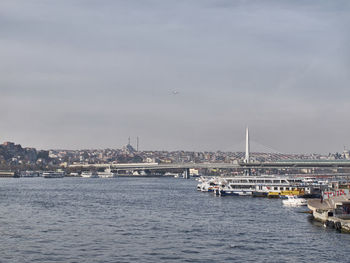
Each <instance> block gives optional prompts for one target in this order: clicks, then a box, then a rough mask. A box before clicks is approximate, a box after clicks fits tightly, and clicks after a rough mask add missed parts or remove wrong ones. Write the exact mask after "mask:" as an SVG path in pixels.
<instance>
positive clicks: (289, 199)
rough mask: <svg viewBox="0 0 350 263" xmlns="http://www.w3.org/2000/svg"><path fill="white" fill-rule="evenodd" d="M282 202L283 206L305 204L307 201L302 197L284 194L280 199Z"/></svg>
mask: <svg viewBox="0 0 350 263" xmlns="http://www.w3.org/2000/svg"><path fill="white" fill-rule="evenodd" d="M282 203H283V205H284V206H306V205H307V201H306V199H304V198H300V197H298V196H295V195H286V196H285V197H284V198H283V199H282Z"/></svg>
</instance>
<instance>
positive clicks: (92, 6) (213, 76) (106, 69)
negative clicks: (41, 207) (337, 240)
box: [0, 0, 350, 153]
mask: <svg viewBox="0 0 350 263" xmlns="http://www.w3.org/2000/svg"><path fill="white" fill-rule="evenodd" d="M349 28H350V1H347V0H343V1H341V0H339V1H337V0H335V1H330V0H327V1H326V0H320V1H313V0H309V1H308V0H305V1H295V0H60V1H57V0H25V1H23V0H22V1H20V0H1V1H0V142H1V141H14V142H16V143H20V144H22V146H27V147H36V148H38V149H91V148H98V149H102V148H121V147H122V146H123V145H126V144H127V142H128V137H129V136H130V137H131V143H132V144H133V145H135V144H136V137H137V136H139V138H140V150H190V151H217V150H221V151H243V150H244V136H245V128H246V127H247V126H249V129H250V135H251V139H252V140H254V141H256V142H258V143H260V144H261V145H266V146H268V147H270V148H272V149H276V151H278V152H282V153H328V152H342V151H343V149H344V147H346V148H347V149H350V132H349V131H350V122H349V112H350V102H349V98H350V85H349V83H350V49H349V47H350V30H349ZM253 146H254V145H252V151H254V150H256V151H257V150H258V149H254V147H253Z"/></svg>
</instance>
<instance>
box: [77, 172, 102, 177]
mask: <svg viewBox="0 0 350 263" xmlns="http://www.w3.org/2000/svg"><path fill="white" fill-rule="evenodd" d="M81 177H83V178H98V177H99V176H98V174H97V173H96V172H91V171H85V172H82V173H81Z"/></svg>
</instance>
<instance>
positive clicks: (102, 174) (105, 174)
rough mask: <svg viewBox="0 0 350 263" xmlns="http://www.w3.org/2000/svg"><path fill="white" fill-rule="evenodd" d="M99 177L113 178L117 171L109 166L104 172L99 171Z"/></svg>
mask: <svg viewBox="0 0 350 263" xmlns="http://www.w3.org/2000/svg"><path fill="white" fill-rule="evenodd" d="M97 175H98V177H100V178H113V177H115V173H113V172H112V170H111V168H107V169H106V170H105V171H104V172H97Z"/></svg>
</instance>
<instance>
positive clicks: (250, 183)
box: [214, 175, 302, 196]
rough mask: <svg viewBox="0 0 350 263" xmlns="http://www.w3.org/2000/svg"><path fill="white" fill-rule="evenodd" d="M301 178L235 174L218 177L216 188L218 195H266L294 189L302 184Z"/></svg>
mask: <svg viewBox="0 0 350 263" xmlns="http://www.w3.org/2000/svg"><path fill="white" fill-rule="evenodd" d="M301 184H302V181H301V180H300V179H294V178H286V177H276V176H272V175H265V176H234V177H224V178H219V179H218V187H217V188H216V189H215V190H214V192H215V194H216V195H253V193H257V194H261V196H264V195H266V196H267V194H268V193H271V192H276V193H279V192H281V191H292V190H293V188H294V187H296V186H297V185H301Z"/></svg>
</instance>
